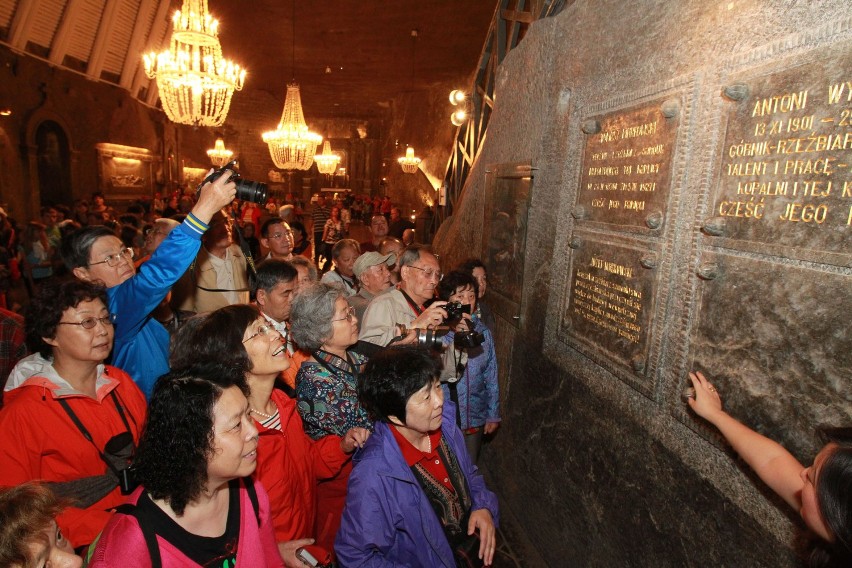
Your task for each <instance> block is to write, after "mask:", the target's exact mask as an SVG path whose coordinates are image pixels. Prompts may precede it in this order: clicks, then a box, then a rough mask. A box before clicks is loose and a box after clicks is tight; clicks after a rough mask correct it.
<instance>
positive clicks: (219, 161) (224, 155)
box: [207, 138, 234, 167]
mask: <svg viewBox="0 0 852 568" xmlns="http://www.w3.org/2000/svg"><path fill="white" fill-rule="evenodd" d="M233 155H234V153H233V152H232V151H230V150H228V149H227V148H225V141H224V140H222V139H221V138H217V139H216V144H214V145H213V148H211V149H210V150H207V156H208V157H209V158H210V163H211V164H213V165H214V166H220V167H221V166H224V165H225V164H227V163H228V162H230V161H231V156H233Z"/></svg>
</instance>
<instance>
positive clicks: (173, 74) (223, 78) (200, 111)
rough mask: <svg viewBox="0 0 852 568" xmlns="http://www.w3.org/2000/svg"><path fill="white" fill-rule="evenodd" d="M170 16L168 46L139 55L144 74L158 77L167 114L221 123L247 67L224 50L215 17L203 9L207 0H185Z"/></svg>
mask: <svg viewBox="0 0 852 568" xmlns="http://www.w3.org/2000/svg"><path fill="white" fill-rule="evenodd" d="M172 22H173V26H174V29H173V31H172V37H171V41H170V44H169V49H168V50H166V51H163V52H161V53H159V54H157V53H155V52H151V53H147V54H145V55H144V56H143V60H144V63H145V74H146V75H148V77H149V78H151V79H154V78H156V80H157V88H158V89H159V91H160V100H161V101H162V103H163V110H164V111H165V113H166V116H168V117H169V120H171V121H172V122H176V123H179V124H190V125H194V126H221V125H222V124H223V123H224V122H225V117H226V116H227V115H228V109H229V108H230V106H231V96H232V95H233V94H234V91H239V90H241V89H242V88H243V82H244V81H245V77H246V72H245V69H242V68H241V67H240V66H239V65H237V64H236V63H233V62H232V61H229V60H227V59H225V58H224V57H223V56H222V46H221V45H220V44H219V38H218V28H219V22H218V21H216V20H215V19H214V18H212V17H211V16H210V13H209V12H208V11H207V0H183V6H182V9H181V10H179V11H177V12H175V15H174V17H173V18H172Z"/></svg>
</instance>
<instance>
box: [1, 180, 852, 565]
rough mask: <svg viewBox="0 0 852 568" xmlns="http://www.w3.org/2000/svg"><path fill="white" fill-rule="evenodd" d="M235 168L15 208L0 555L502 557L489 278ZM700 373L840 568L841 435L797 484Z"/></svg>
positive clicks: (733, 428)
mask: <svg viewBox="0 0 852 568" xmlns="http://www.w3.org/2000/svg"><path fill="white" fill-rule="evenodd" d="M229 178H230V174H225V175H223V176H221V177H219V178H218V179H216V180H215V181H213V182H212V183H206V184H205V185H204V187H203V188H201V190H200V191H199V192H198V196H197V198H194V197H193V196H187V195H184V196H177V195H174V196H169V197H168V198H167V199H161V198H160V196H159V195H156V196H155V198H154V199H153V200H152V201H151V202H149V203H146V204H138V205H137V204H134V205H132V206H130V207H128V208H127V212H126V213H125V214H121V215H119V214H117V213H116V212H115V211H113V210H112V209H110V208H109V207H108V206H107V205H106V204H105V203H104V200H103V196H100V195H97V194H95V195H94V196H93V199H92V201H91V202H88V203H87V202H83V201H78V202H77V203H75V206H74V209H73V210H68V209H64V208H62V207H46V208H44V209H43V210H42V212H41V213H42V214H41V220H40V221H39V222H36V221H31V222H28V223H26V224H25V225H20V224H17V223H15V222H14V221H13V220H11V219H9V218H8V216H7V215H6V214H5V211H3V210H2V209H0V239H2V243H0V244H2V245H3V247H2V248H0V254H2V255H3V256H2V258H0V271H2V273H0V286H2V289H3V291H4V295H3V296H2V297H0V301H2V302H3V303H4V307H3V308H2V311H0V324H2V325H0V329H2V330H3V331H4V332H3V334H2V336H0V365H2V367H3V369H2V370H0V372H2V373H3V375H2V379H3V380H4V381H5V387H4V389H3V390H4V395H5V396H4V398H3V399H2V404H3V406H2V408H0V464H2V467H0V564H2V565H3V566H16V567H25V566H35V565H38V566H72V567H74V566H80V565H81V564H82V563H83V562H85V563H87V565H89V566H95V567H103V568H106V567H111V566H122V567H125V566H130V567H135V566H139V567H142V566H145V567H147V566H214V567H217V568H219V567H222V568H224V567H232V566H234V565H239V566H252V567H264V566H287V567H295V568H298V567H302V566H313V565H320V566H327V565H332V564H333V563H335V562H336V563H338V564H339V565H341V566H391V565H395V566H428V567H433V566H445V567H447V568H453V567H455V566H487V565H490V564H491V562H492V560H493V558H494V552H495V548H496V532H495V528H496V526H497V524H498V519H499V513H498V504H497V498H496V496H495V495H494V493H493V492H491V491H490V490H488V488H487V487H486V485H485V482H484V480H483V478H482V475H481V474H480V472H479V470H478V469H477V465H476V464H477V461H478V459H479V456H480V453H481V451H482V447H483V441H484V440H487V439H488V438H489V437H491V436H494V435H495V433H496V432H497V431H498V428H499V427H500V424H501V414H500V392H499V387H498V380H497V355H496V349H495V339H494V332H495V325H496V319H495V317H494V314H493V313H492V312H491V310H490V309H489V308H488V305H487V303H486V298H487V295H486V292H487V286H488V280H487V270H486V266H485V265H484V264H483V263H482V262H481V261H480V260H479V259H475V258H473V259H469V260H467V261H465V262H463V263H461V264H460V265H458V266H456V267H442V266H441V264H440V262H439V258H438V257H437V256H436V255H435V254H434V253H433V252H432V251H431V250H430V248H429V247H428V246H426V245H422V244H415V243H413V242H412V237H411V231H413V227H412V226H411V224H410V222H409V221H407V220H406V219H404V218H403V217H402V216H401V214H400V210H399V208H397V207H394V206H393V204H392V203H391V202H390V200H389V199H388V198H385V199H381V200H380V199H375V200H370V199H364V198H361V197H354V198H353V197H347V198H345V199H343V200H340V201H332V202H331V203H327V202H326V199H325V197H323V196H318V197H317V199H316V200H315V203H312V204H311V207H310V211H309V213H306V212H305V211H303V210H302V206H301V204H294V203H284V204H283V205H279V204H278V203H276V202H275V201H272V202H270V203H267V204H263V206H259V205H256V204H251V203H240V202H238V201H235V200H234V197H235V195H236V188H235V185H234V183H233V182H232V181H231V180H230V179H229ZM352 223H363V224H364V226H365V227H369V237H368V238H367V239H366V240H364V241H363V242H359V241H358V240H357V239H354V238H351V237H353V236H355V235H354V234H352V233H351V232H350V229H351V227H352ZM311 237H313V238H311ZM445 269H446V274H444V272H443V271H444V270H445ZM24 306H28V307H27V308H26V310H25V312H24V313H25V315H24V316H22V315H21V314H19V313H15V312H16V311H20V310H21V308H22V307H24ZM691 380H692V383H693V390H692V391H691V392H690V394H689V397H688V400H687V401H688V403H689V406H690V407H691V408H692V410H693V411H694V412H695V413H696V414H697V415H698V416H700V417H702V418H704V419H705V420H707V421H708V422H709V423H710V424H713V425H714V426H716V427H718V428H719V430H720V431H721V432H722V434H723V435H724V436H725V438H726V439H727V440H729V441H730V443H731V444H732V446H733V447H734V449H735V450H736V451H737V452H738V453H739V454H740V455H741V456H742V457H743V458H744V459H745V461H746V462H747V463H748V464H749V465H750V466H751V467H752V468H753V469H754V470H755V472H756V473H757V475H758V476H759V477H760V478H761V479H762V480H763V481H765V482H766V483H767V484H768V485H769V487H770V488H771V489H773V490H774V491H775V492H776V493H778V494H779V495H780V496H781V497H782V498H783V499H784V500H785V501H787V502H788V503H789V504H790V505H792V506H793V507H794V508H796V509H798V510H799V511H800V512H801V515H802V517H803V519H804V522H805V524H806V526H807V527H808V528H809V529H810V530H811V531H812V533H813V535H814V537H815V544H814V547H813V550H814V553H813V556H812V559H813V562H814V564H813V565H815V566H816V565H820V566H844V565H849V560H850V548H852V546H850V544H852V520H850V519H852V514H851V513H852V497H850V487H852V481H850V480H852V431H851V430H850V429H839V430H838V429H834V430H827V431H826V432H825V433H826V440H827V443H826V446H825V448H823V450H822V451H821V452H820V453H819V454H818V455H817V457H816V459H815V462H814V465H813V466H811V467H807V468H806V467H804V466H803V465H802V464H801V463H800V462H799V461H797V460H796V459H795V458H794V457H793V456H792V455H790V454H789V452H787V451H786V450H784V449H783V448H781V447H780V446H779V445H777V444H775V443H774V442H772V441H771V440H769V439H767V438H765V437H763V436H761V435H760V434H757V433H756V432H754V431H752V430H750V429H749V428H747V427H746V426H744V425H743V424H741V423H739V422H737V421H736V420H734V419H733V418H731V417H730V416H729V415H727V414H726V413H725V412H724V411H723V410H722V405H721V399H720V397H719V393H718V392H717V391H716V389H715V387H713V385H712V384H711V383H710V382H709V381H708V380H707V379H706V378H705V377H704V375H702V374H700V373H695V374H692V375H691ZM314 562H316V563H314Z"/></svg>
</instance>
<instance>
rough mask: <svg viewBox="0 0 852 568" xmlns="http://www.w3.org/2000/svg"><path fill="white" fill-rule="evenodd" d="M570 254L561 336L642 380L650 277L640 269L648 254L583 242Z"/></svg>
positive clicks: (650, 300) (650, 305)
mask: <svg viewBox="0 0 852 568" xmlns="http://www.w3.org/2000/svg"><path fill="white" fill-rule="evenodd" d="M573 254H574V260H573V265H572V268H571V280H570V286H569V288H568V293H569V294H570V298H569V301H568V304H567V308H566V311H565V313H564V315H563V319H562V324H561V328H562V333H563V334H566V333H567V334H568V335H570V336H572V337H574V338H575V339H577V340H579V341H581V342H582V343H584V344H587V345H590V346H593V347H594V348H595V349H596V350H598V351H600V352H602V353H603V354H606V355H607V356H608V358H609V359H610V360H613V361H615V362H616V363H617V364H618V366H620V367H622V368H623V367H627V369H628V371H629V373H630V374H631V375H634V376H635V375H639V376H644V375H645V371H646V357H647V353H648V349H647V344H648V336H649V334H648V328H649V326H650V323H651V321H652V312H653V303H654V302H653V291H654V277H655V270H654V269H653V268H645V267H643V266H642V260H643V258H645V259H647V258H648V251H646V250H641V249H638V248H631V247H624V246H615V245H612V244H610V243H603V242H600V241H593V240H588V241H585V242H584V243H583V246H582V247H580V248H579V249H577V250H575V251H574V252H573ZM646 264H647V263H646Z"/></svg>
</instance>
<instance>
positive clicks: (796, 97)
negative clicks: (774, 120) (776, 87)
mask: <svg viewBox="0 0 852 568" xmlns="http://www.w3.org/2000/svg"><path fill="white" fill-rule="evenodd" d="M807 104H808V91H807V90H804V91H799V92H798V93H785V94H783V95H773V96H771V97H766V98H765V99H758V100H756V101H755V102H754V108H753V109H752V111H751V115H752V116H766V115H770V114H775V113H776V112H784V113H786V112H792V111H794V110H802V109H803V108H805V106H806V105H807Z"/></svg>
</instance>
